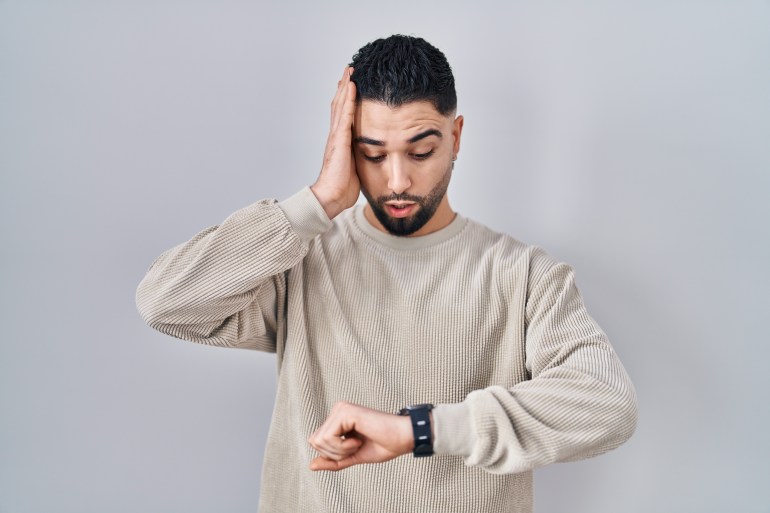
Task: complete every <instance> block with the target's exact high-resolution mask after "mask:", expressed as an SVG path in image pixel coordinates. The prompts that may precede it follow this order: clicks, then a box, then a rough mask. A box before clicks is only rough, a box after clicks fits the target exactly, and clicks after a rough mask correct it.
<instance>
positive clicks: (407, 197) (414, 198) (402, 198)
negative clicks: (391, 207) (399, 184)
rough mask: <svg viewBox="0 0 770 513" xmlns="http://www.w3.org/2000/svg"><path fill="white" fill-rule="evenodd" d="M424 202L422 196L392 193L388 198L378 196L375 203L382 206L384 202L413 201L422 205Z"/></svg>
mask: <svg viewBox="0 0 770 513" xmlns="http://www.w3.org/2000/svg"><path fill="white" fill-rule="evenodd" d="M424 200H425V198H424V197H423V196H414V195H412V194H407V193H405V192H402V193H401V194H396V193H393V194H391V195H390V196H380V197H379V198H377V203H380V204H382V203H385V202H386V201H414V202H415V203H419V204H422V202H423V201H424Z"/></svg>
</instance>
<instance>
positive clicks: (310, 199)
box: [278, 186, 332, 244]
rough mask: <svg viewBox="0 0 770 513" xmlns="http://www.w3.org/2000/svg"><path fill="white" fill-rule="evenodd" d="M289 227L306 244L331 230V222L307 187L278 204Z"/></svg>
mask: <svg viewBox="0 0 770 513" xmlns="http://www.w3.org/2000/svg"><path fill="white" fill-rule="evenodd" d="M278 206H279V207H280V208H281V210H283V213H284V214H285V215H286V219H288V220H289V223H290V224H291V227H292V228H293V229H294V231H295V232H297V235H298V236H299V238H300V240H302V242H304V243H305V244H307V243H308V242H310V241H311V240H313V238H314V237H315V236H316V235H319V234H321V233H324V232H325V231H326V230H328V229H329V228H331V226H332V222H331V220H329V216H327V215H326V211H325V210H324V209H323V207H322V206H321V203H320V202H319V201H318V198H316V197H315V194H313V191H311V190H310V187H309V186H305V187H303V188H302V189H300V190H299V192H296V193H295V194H293V195H292V196H290V197H288V198H286V199H285V200H283V201H279V202H278Z"/></svg>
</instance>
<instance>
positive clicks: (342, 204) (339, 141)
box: [310, 66, 361, 219]
mask: <svg viewBox="0 0 770 513" xmlns="http://www.w3.org/2000/svg"><path fill="white" fill-rule="evenodd" d="M352 73H353V68H351V67H350V66H345V71H344V72H343V73H342V79H341V80H340V81H339V82H337V94H335V96H334V99H333V100H332V104H331V123H330V127H329V137H328V139H327V140H326V149H325V151H324V160H323V166H322V167H321V174H320V175H319V176H318V179H317V180H316V182H315V183H314V184H313V185H311V186H310V190H312V191H313V194H315V196H316V198H318V201H319V202H320V203H321V205H322V206H323V208H324V210H325V211H326V215H327V216H329V219H334V218H335V217H337V215H338V214H339V213H340V212H342V211H343V210H345V209H347V208H350V207H352V206H353V205H355V203H356V201H357V200H358V195H359V193H360V191H361V184H360V181H359V179H358V174H357V173H356V161H355V158H354V157H353V119H354V116H355V112H356V85H355V84H354V83H353V82H352V81H351V80H350V75H351V74H352Z"/></svg>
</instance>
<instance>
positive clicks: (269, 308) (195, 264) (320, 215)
mask: <svg viewBox="0 0 770 513" xmlns="http://www.w3.org/2000/svg"><path fill="white" fill-rule="evenodd" d="M330 225H331V222H330V221H329V219H328V217H327V216H326V214H325V212H324V210H323V207H322V206H321V204H320V203H319V202H318V201H317V200H316V199H315V197H314V195H313V193H312V192H311V191H310V189H309V188H307V187H306V188H304V189H303V190H301V191H299V192H298V193H297V194H295V195H293V196H292V197H290V198H288V199H287V200H284V201H282V202H280V203H277V202H276V201H275V200H262V201H258V202H256V203H253V204H251V205H249V206H247V207H244V208H242V209H240V210H238V211H236V212H234V213H233V214H231V215H230V216H229V217H228V218H227V219H225V220H224V222H222V224H220V225H217V226H212V227H209V228H206V229H204V230H202V231H200V232H199V233H197V234H196V235H195V236H194V237H193V238H192V239H190V240H189V241H187V242H185V243H183V244H180V245H178V246H175V247H173V248H171V249H169V250H167V251H165V252H163V253H162V254H161V255H160V256H159V257H157V258H156V259H155V261H154V262H153V263H152V264H151V265H150V268H149V269H148V271H147V274H146V275H145V277H144V278H143V279H142V281H141V282H140V283H139V286H138V288H137V291H136V305H137V308H138V310H139V313H140V314H141V316H142V319H143V320H144V321H145V322H146V323H147V324H149V325H150V326H151V327H152V328H154V329H156V330H158V331H160V332H162V333H165V334H168V335H171V336H173V337H177V338H181V339H185V340H190V341H193V342H199V343H204V344H212V345H219V346H225V347H243V348H249V349H260V350H263V351H271V352H274V351H275V336H276V329H277V322H278V316H277V306H278V304H279V303H280V304H282V303H283V297H284V296H285V293H286V283H285V274H284V273H285V271H286V270H288V269H290V268H291V267H293V266H295V265H296V264H297V263H299V262H300V261H301V260H302V258H303V257H304V256H305V254H306V253H307V250H308V243H309V241H310V240H311V239H312V238H313V237H314V236H315V235H316V234H318V233H322V232H323V231H325V230H326V229H328V227H329V226H330Z"/></svg>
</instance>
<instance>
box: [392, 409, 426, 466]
mask: <svg viewBox="0 0 770 513" xmlns="http://www.w3.org/2000/svg"><path fill="white" fill-rule="evenodd" d="M432 409H433V405H432V404H427V403H426V404H413V405H411V406H407V407H406V408H402V409H401V411H399V412H398V414H399V415H403V416H406V415H409V417H410V418H411V419H412V431H413V432H414V450H413V451H412V452H413V454H414V457H415V458H419V457H422V456H433V436H432V434H431V427H430V411H431V410H432Z"/></svg>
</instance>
